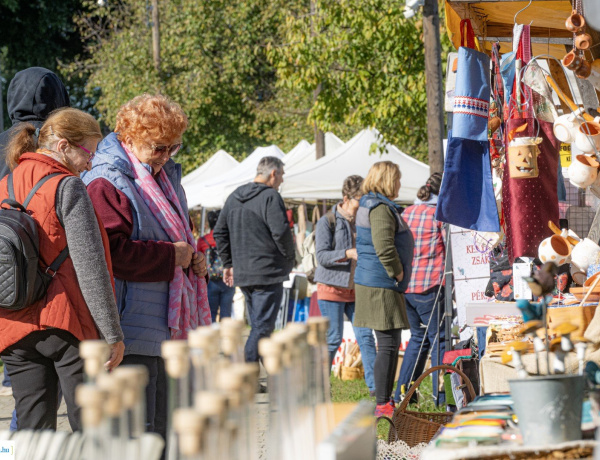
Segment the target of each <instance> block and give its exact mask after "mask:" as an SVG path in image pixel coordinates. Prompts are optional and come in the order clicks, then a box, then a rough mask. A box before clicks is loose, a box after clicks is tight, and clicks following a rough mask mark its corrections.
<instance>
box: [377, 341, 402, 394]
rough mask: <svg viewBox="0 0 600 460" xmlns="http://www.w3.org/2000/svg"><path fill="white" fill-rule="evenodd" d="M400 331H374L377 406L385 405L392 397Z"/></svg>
mask: <svg viewBox="0 0 600 460" xmlns="http://www.w3.org/2000/svg"><path fill="white" fill-rule="evenodd" d="M401 333H402V329H389V330H387V331H375V337H377V357H376V358H375V366H374V373H375V397H376V400H377V404H385V403H387V402H389V400H390V399H391V397H392V389H393V388H394V377H395V376H396V367H397V366H398V348H400V341H401Z"/></svg>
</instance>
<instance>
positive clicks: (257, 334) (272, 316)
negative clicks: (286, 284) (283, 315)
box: [240, 283, 283, 363]
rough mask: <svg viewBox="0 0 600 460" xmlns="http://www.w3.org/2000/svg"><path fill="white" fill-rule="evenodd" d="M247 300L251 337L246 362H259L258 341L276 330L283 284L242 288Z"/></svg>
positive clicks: (247, 344)
mask: <svg viewBox="0 0 600 460" xmlns="http://www.w3.org/2000/svg"><path fill="white" fill-rule="evenodd" d="M240 289H241V290H242V293H243V294H244V298H245V299H246V311H247V312H248V319H249V320H250V327H251V328H252V329H251V330H250V335H249V336H248V340H247V342H246V347H245V349H244V353H245V355H246V362H249V363H250V362H254V363H255V362H258V341H259V340H260V339H262V338H264V337H269V336H270V335H271V333H272V332H273V330H274V329H275V321H276V320H277V313H278V312H279V307H280V306H281V298H282V297H283V283H276V284H267V285H261V286H244V287H242V288H240Z"/></svg>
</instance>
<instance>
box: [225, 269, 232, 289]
mask: <svg viewBox="0 0 600 460" xmlns="http://www.w3.org/2000/svg"><path fill="white" fill-rule="evenodd" d="M223 282H224V283H225V284H226V285H227V286H229V287H233V267H229V268H225V269H223Z"/></svg>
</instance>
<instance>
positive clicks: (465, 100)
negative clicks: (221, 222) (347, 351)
mask: <svg viewBox="0 0 600 460" xmlns="http://www.w3.org/2000/svg"><path fill="white" fill-rule="evenodd" d="M586 3H587V4H589V2H585V1H580V0H574V1H573V2H570V1H566V0H561V1H556V0H532V1H512V0H503V1H495V0H475V1H471V0H469V1H465V0H447V1H446V26H447V30H448V34H449V36H450V38H451V40H452V42H453V43H454V45H455V47H456V48H457V50H458V52H457V53H456V54H454V55H450V57H449V59H448V67H447V86H446V104H445V105H446V110H447V111H448V112H449V113H448V128H449V132H448V143H447V149H446V158H445V167H444V179H443V182H442V186H441V190H440V196H439V201H438V205H437V211H436V218H437V219H438V220H440V221H443V222H447V223H449V224H451V230H450V233H451V241H452V253H453V254H452V255H453V262H454V275H455V278H456V284H455V288H456V290H455V293H456V302H457V306H458V313H459V315H458V316H459V323H460V324H459V325H460V327H461V329H463V330H465V328H469V327H470V328H471V332H470V333H469V334H468V335H471V334H472V335H475V330H476V329H477V331H478V332H479V334H477V336H478V337H479V345H480V347H482V348H483V347H485V348H486V353H485V355H484V356H483V358H481V360H479V368H480V375H479V377H480V381H481V386H482V393H490V392H504V393H506V395H507V396H506V398H509V399H510V400H509V399H507V400H505V401H499V400H497V399H496V400H494V399H493V398H492V397H487V396H483V398H484V400H485V401H486V403H487V406H486V404H485V403H481V404H479V405H477V403H475V407H473V405H472V404H473V403H472V401H471V399H472V398H470V396H469V395H467V394H464V395H461V394H460V392H455V388H460V387H461V386H463V385H464V379H461V378H460V376H458V377H457V376H456V375H454V376H453V377H452V378H451V379H450V381H451V382H453V383H451V384H450V386H449V387H446V392H447V395H448V389H449V388H450V389H451V392H452V393H453V396H455V402H456V408H457V409H459V412H458V415H456V416H455V417H453V418H452V420H451V421H450V420H447V421H445V422H443V423H444V424H445V428H444V429H443V430H442V431H441V433H438V435H437V436H436V438H435V439H434V443H433V444H432V445H431V446H430V447H429V448H428V449H427V451H426V454H425V455H424V456H423V458H434V457H435V458H467V457H469V458H471V457H472V458H503V457H502V456H503V455H505V456H506V455H510V456H511V458H512V457H514V458H531V457H528V456H531V455H533V454H532V452H535V455H536V457H535V458H545V457H544V455H543V452H544V451H545V452H552V451H553V450H568V451H569V454H568V455H570V457H568V458H581V457H580V455H583V456H589V455H590V445H589V444H586V443H582V442H581V439H582V430H581V427H582V414H583V415H584V417H583V418H585V415H586V413H587V415H590V413H591V414H593V415H595V420H594V421H593V423H592V430H591V435H592V436H593V427H594V426H595V424H596V423H597V419H598V417H597V409H598V408H597V406H596V407H595V409H594V410H590V409H589V405H588V406H587V407H588V409H587V412H586V411H585V410H583V408H584V407H586V406H585V404H583V400H584V399H588V398H589V400H590V401H593V400H594V399H595V398H596V396H595V395H596V392H597V390H596V388H597V382H596V381H595V374H594V372H595V369H598V364H599V363H600V352H599V351H598V343H599V342H600V327H599V325H600V310H598V309H597V306H598V304H599V303H600V273H599V272H600V246H599V245H598V243H599V242H600V212H598V208H599V206H598V202H599V200H598V197H600V179H598V170H599V168H600V163H599V161H598V160H599V159H600V158H599V156H598V153H599V149H600V124H599V122H600V119H598V118H596V119H595V117H597V116H598V115H599V114H598V112H597V109H598V106H599V104H598V91H599V90H600V78H598V77H599V76H600V73H598V69H599V68H600V67H599V66H600V60H598V58H600V47H599V46H597V45H600V35H599V33H598V30H595V29H593V28H591V27H590V24H598V21H597V19H598V18H596V17H595V16H593V14H594V12H595V10H594V8H589V9H588V8H587V7H586V6H584V5H585V4H586ZM596 3H597V2H596ZM474 355H475V356H476V353H469V352H467V353H466V356H464V357H461V356H458V357H457V358H456V359H455V360H454V361H453V362H452V364H456V363H457V362H459V361H460V359H462V358H465V359H468V360H473V359H474ZM450 374H453V373H452V372H450ZM584 374H585V375H584ZM592 374H593V375H592ZM455 377H457V378H455ZM461 382H462V383H461ZM478 401H480V400H478ZM490 401H491V402H490ZM466 403H470V405H467V406H466V407H465V404H466ZM488 406H489V407H488ZM501 406H506V407H501ZM400 415H402V414H400ZM513 415H516V417H513ZM395 416H396V415H395ZM517 418H518V424H517V423H516V421H517ZM399 420H400V419H399ZM532 420H536V422H535V424H534V422H533V421H532ZM432 421H433V419H432ZM557 421H561V423H558V422H557ZM448 422H449V423H448ZM398 423H399V421H397V425H398ZM588 428H589V425H588ZM395 429H396V432H397V433H401V430H399V426H396V427H395ZM558 443H563V444H562V445H560V446H557V445H555V444H558ZM490 446H494V447H493V448H492V447H490ZM460 447H465V448H470V449H471V451H470V452H469V455H467V454H466V452H467V451H466V450H463V451H461V452H460V454H458V455H456V452H457V451H455V452H454V453H451V452H448V450H450V451H451V450H452V449H457V448H460ZM592 447H593V446H592ZM448 448H451V449H448ZM577 449H581V452H579V453H578V452H576V451H577ZM549 455H551V454H549Z"/></svg>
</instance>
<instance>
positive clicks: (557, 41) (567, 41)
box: [477, 36, 573, 45]
mask: <svg viewBox="0 0 600 460" xmlns="http://www.w3.org/2000/svg"><path fill="white" fill-rule="evenodd" d="M477 38H478V39H479V40H483V41H485V42H512V41H513V37H511V36H508V37H493V36H484V37H480V36H478V37H477ZM531 43H540V44H542V45H546V44H550V45H572V44H573V39H572V38H540V37H531Z"/></svg>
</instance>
